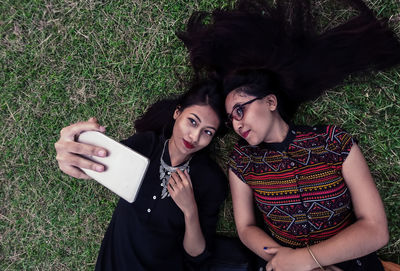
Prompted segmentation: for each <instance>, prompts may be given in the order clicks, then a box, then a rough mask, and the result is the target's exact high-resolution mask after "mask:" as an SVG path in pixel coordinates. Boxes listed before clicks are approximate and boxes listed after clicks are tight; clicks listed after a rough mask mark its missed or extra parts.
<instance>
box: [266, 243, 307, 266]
mask: <svg viewBox="0 0 400 271" xmlns="http://www.w3.org/2000/svg"><path fill="white" fill-rule="evenodd" d="M264 251H265V253H267V254H269V255H271V256H273V257H272V259H271V260H270V261H269V262H268V264H267V265H266V267H265V268H266V271H310V270H311V269H312V268H310V267H309V266H310V262H309V255H307V254H305V253H303V252H307V251H304V250H301V249H292V248H289V247H277V248H275V247H271V248H268V249H266V250H264ZM307 253H308V252H307Z"/></svg>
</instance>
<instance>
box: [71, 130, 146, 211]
mask: <svg viewBox="0 0 400 271" xmlns="http://www.w3.org/2000/svg"><path fill="white" fill-rule="evenodd" d="M78 142H80V143H85V144H90V145H94V146H98V147H102V148H104V149H106V150H107V153H108V155H107V156H106V157H99V156H92V155H84V156H85V157H86V158H88V159H90V160H93V161H95V162H98V163H100V164H102V165H104V166H105V170H104V171H103V172H97V171H94V170H91V169H87V168H81V170H82V171H83V172H85V173H86V174H87V175H89V176H90V177H92V178H93V179H95V180H96V181H98V182H99V183H101V184H102V185H104V186H105V187H107V188H108V189H110V190H111V191H112V192H114V193H115V194H117V195H119V196H120V197H121V198H123V199H125V200H126V201H128V202H131V203H132V202H133V201H135V199H136V196H137V193H138V191H139V189H140V186H141V183H142V180H143V178H144V176H145V174H146V170H147V167H148V164H149V159H148V158H147V157H145V156H143V155H141V154H139V153H137V152H135V151H133V150H132V149H130V148H128V147H126V146H124V145H122V144H121V143H118V142H117V141H115V140H113V139H111V138H109V137H108V136H106V135H104V134H102V133H100V132H97V131H87V132H83V133H81V134H80V135H79V137H78Z"/></svg>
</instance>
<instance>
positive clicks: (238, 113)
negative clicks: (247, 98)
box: [235, 106, 243, 118]
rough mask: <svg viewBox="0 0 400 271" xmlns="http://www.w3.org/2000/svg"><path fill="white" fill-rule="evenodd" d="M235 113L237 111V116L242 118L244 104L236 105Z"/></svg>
mask: <svg viewBox="0 0 400 271" xmlns="http://www.w3.org/2000/svg"><path fill="white" fill-rule="evenodd" d="M235 113H236V116H238V117H239V118H242V117H243V107H242V106H238V107H236V109H235Z"/></svg>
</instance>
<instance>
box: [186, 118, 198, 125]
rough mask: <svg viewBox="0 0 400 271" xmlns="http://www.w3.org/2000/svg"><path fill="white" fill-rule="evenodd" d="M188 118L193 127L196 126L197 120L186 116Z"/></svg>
mask: <svg viewBox="0 0 400 271" xmlns="http://www.w3.org/2000/svg"><path fill="white" fill-rule="evenodd" d="M188 119H189V122H190V124H191V125H192V126H193V127H196V126H197V122H196V121H195V120H194V119H192V118H188Z"/></svg>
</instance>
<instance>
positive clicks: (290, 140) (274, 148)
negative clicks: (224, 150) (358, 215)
mask: <svg viewBox="0 0 400 271" xmlns="http://www.w3.org/2000/svg"><path fill="white" fill-rule="evenodd" d="M353 144H354V140H353V138H352V136H351V135H350V134H348V133H347V132H345V131H344V130H342V129H340V128H338V127H336V126H319V127H302V126H290V127H289V132H288V135H287V136H286V138H285V140H284V141H283V142H281V143H261V144H260V145H258V146H251V145H248V144H247V142H245V141H243V140H242V141H241V142H239V143H238V144H236V145H235V147H234V149H233V151H232V153H231V155H230V159H229V168H230V169H231V170H232V171H233V172H234V173H235V174H236V175H237V176H238V177H239V178H240V179H241V180H242V181H243V182H245V183H246V184H248V185H249V186H250V187H251V188H252V190H253V195H254V199H255V203H256V205H257V207H258V210H259V211H260V212H261V214H262V216H263V220H264V226H265V230H266V231H267V232H268V233H269V234H270V235H271V236H272V238H274V239H275V240H276V241H277V242H278V243H280V244H281V245H285V246H289V247H292V248H296V247H304V246H306V245H307V244H309V245H312V244H315V243H318V242H321V241H323V240H326V239H328V238H330V237H331V236H333V235H335V234H337V233H338V232H340V231H341V230H342V229H344V228H346V227H347V226H349V225H350V224H352V223H353V222H354V221H355V216H354V213H353V208H352V203H351V196H350V192H349V189H348V187H347V186H346V183H345V181H344V179H343V176H342V173H341V169H342V164H343V162H344V160H345V159H346V157H347V155H348V154H349V152H350V149H351V147H352V146H353Z"/></svg>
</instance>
